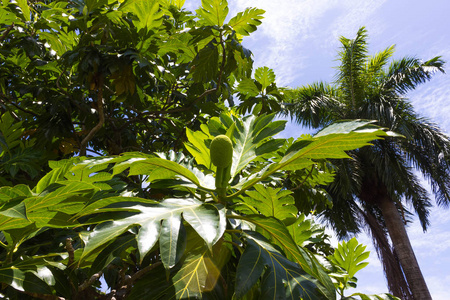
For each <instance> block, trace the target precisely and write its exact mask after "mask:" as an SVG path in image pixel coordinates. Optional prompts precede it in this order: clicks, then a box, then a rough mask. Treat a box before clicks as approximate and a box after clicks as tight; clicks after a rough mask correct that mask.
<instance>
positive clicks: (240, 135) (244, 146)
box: [231, 114, 286, 178]
mask: <svg viewBox="0 0 450 300" xmlns="http://www.w3.org/2000/svg"><path fill="white" fill-rule="evenodd" d="M274 118H275V114H270V115H264V116H260V117H255V116H253V115H251V116H248V117H246V118H244V119H243V120H242V121H240V120H235V122H236V123H235V124H236V129H235V130H234V132H233V137H234V140H235V144H234V149H233V162H232V166H231V178H233V177H235V176H236V175H237V174H238V173H239V172H241V171H242V170H243V169H244V168H245V167H246V166H247V165H248V164H249V163H250V162H251V161H253V160H254V159H256V158H257V157H258V156H260V155H263V154H265V153H268V152H271V151H274V150H276V148H277V146H278V147H279V146H280V145H276V146H275V149H273V148H272V147H267V145H269V144H273V141H274V140H270V139H269V138H270V137H272V136H274V135H275V134H277V133H279V132H281V131H282V130H283V129H284V126H285V123H286V122H285V121H273V119H274ZM268 139H269V140H268ZM275 144H276V143H275Z"/></svg>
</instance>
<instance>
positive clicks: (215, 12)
mask: <svg viewBox="0 0 450 300" xmlns="http://www.w3.org/2000/svg"><path fill="white" fill-rule="evenodd" d="M196 12H197V15H198V17H199V18H200V22H202V23H203V24H204V25H207V26H222V25H223V22H224V21H225V18H226V17H227V15H228V2H227V0H202V7H201V8H199V9H197V10H196Z"/></svg>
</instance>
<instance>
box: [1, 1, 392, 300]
mask: <svg viewBox="0 0 450 300" xmlns="http://www.w3.org/2000/svg"><path fill="white" fill-rule="evenodd" d="M182 6H183V1H163V0H161V1H156V0H141V1H132V0H129V1H115V0H98V1H95V0H85V1H81V0H76V1H69V2H64V1H43V2H37V1H24V0H17V1H15V2H9V1H3V2H2V3H1V6H0V24H1V30H2V32H1V35H0V43H1V49H0V71H1V72H0V109H1V111H2V116H1V120H0V147H1V151H2V152H1V153H0V175H1V185H2V186H1V187H0V247H1V250H0V282H1V283H2V286H1V295H2V297H3V298H7V299H33V298H34V299H36V298H38V299H124V298H126V299H186V298H203V299H275V298H276V299H336V296H337V294H338V295H339V296H340V297H342V298H345V295H344V290H346V289H347V288H350V287H355V282H356V278H355V277H354V276H355V273H356V272H357V271H358V270H359V269H361V268H362V267H364V266H365V264H366V263H364V260H365V259H366V258H367V255H368V253H367V252H365V251H364V247H363V246H362V245H360V244H359V243H358V242H357V241H356V240H354V239H353V240H350V241H349V242H348V243H345V242H344V243H342V244H341V245H340V246H339V247H338V248H337V249H336V251H334V249H333V248H332V247H331V246H330V245H329V243H328V241H327V235H326V234H325V233H324V229H323V228H322V227H320V226H319V225H317V224H315V223H314V221H313V220H312V219H311V218H309V217H308V216H305V215H304V214H302V213H301V212H299V207H300V206H301V205H302V203H305V202H311V201H314V197H310V196H311V195H312V194H313V193H314V191H315V190H314V189H315V188H316V187H317V186H318V185H319V184H321V183H324V182H328V181H329V180H330V178H332V176H333V174H332V171H331V169H329V168H327V167H326V166H327V159H348V158H349V157H348V155H347V154H346V151H349V150H353V149H356V148H359V147H363V146H366V145H369V142H370V141H372V140H376V139H380V138H383V137H386V136H388V135H390V133H389V132H386V131H385V130H384V129H382V128H379V127H376V126H375V125H373V124H372V122H370V121H348V122H336V123H335V124H333V125H331V126H329V127H327V128H325V129H323V130H322V131H321V132H319V133H318V134H316V135H315V136H314V137H312V136H308V135H305V136H302V137H301V138H299V139H297V140H295V141H294V140H293V139H291V140H284V139H277V138H275V137H274V136H275V135H276V134H277V133H279V132H281V131H282V130H283V129H284V123H285V122H284V121H279V120H278V121H276V120H274V118H275V115H274V114H270V113H269V112H270V111H271V110H278V109H279V108H280V100H281V99H282V97H283V94H282V93H280V91H279V89H278V88H277V87H276V84H275V74H274V73H273V71H272V70H270V69H269V68H266V67H263V68H258V69H256V70H255V72H254V75H253V76H254V77H253V78H252V71H253V69H252V59H251V53H250V51H249V50H247V49H245V48H244V47H243V46H242V44H241V41H242V38H243V37H244V36H247V35H249V34H250V33H251V32H253V31H254V30H256V27H257V25H259V24H260V20H261V19H262V14H263V11H262V10H259V9H255V8H248V9H246V10H245V11H244V12H241V13H238V14H237V15H236V16H234V17H232V18H229V19H227V14H228V6H227V2H226V1H223V0H222V1H220V0H204V1H202V7H201V8H199V9H198V10H197V11H196V13H195V14H193V13H191V12H188V11H186V10H184V9H183V8H182ZM225 20H228V21H227V22H225ZM235 100H237V101H236V103H235ZM233 106H235V108H234V109H232V108H230V107H233ZM250 112H251V113H250ZM239 113H242V114H247V115H246V116H242V115H240V114H239ZM224 135H225V136H227V137H228V138H229V141H230V142H231V143H232V161H231V164H230V163H229V162H228V161H229V160H228V159H227V161H226V162H227V163H224V164H223V165H221V164H220V163H216V164H217V166H215V165H214V164H212V163H211V155H210V154H211V153H210V150H211V149H210V145H211V141H212V140H213V139H214V138H215V137H217V136H224ZM227 143H228V141H227ZM212 151H213V152H214V151H216V150H212ZM86 154H88V155H89V156H90V157H88V156H86ZM91 154H93V156H92V155H91ZM213 154H214V153H213ZM216 154H217V153H216ZM217 159H218V157H217V155H216V157H215V158H214V160H217ZM219 160H220V159H219ZM294 172H299V174H303V173H305V172H309V173H310V174H312V173H314V175H311V176H310V175H308V176H304V177H301V175H300V177H298V178H299V180H302V183H301V184H304V186H305V187H309V188H307V189H302V190H304V193H300V194H296V195H295V197H293V195H294V194H293V192H292V191H289V190H287V189H281V188H280V187H279V186H281V185H282V184H283V182H284V181H285V180H286V178H287V176H289V174H292V173H294ZM371 297H372V298H370V299H373V298H376V299H393V297H392V296H390V295H378V296H371ZM347 299H369V296H367V295H364V294H359V293H355V294H353V295H352V296H350V297H349V298H347Z"/></svg>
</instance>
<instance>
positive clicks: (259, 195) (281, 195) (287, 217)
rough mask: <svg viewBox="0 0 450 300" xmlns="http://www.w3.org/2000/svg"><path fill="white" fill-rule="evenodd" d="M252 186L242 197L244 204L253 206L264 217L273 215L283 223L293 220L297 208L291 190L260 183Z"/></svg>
mask: <svg viewBox="0 0 450 300" xmlns="http://www.w3.org/2000/svg"><path fill="white" fill-rule="evenodd" d="M254 188H255V190H254V191H253V190H252V191H247V192H246V197H243V198H242V201H243V202H244V203H245V204H246V205H251V206H253V207H254V208H256V209H257V210H258V211H259V213H261V214H262V215H264V216H266V217H275V218H277V219H278V220H281V221H283V222H284V223H292V221H294V220H295V218H296V216H297V213H298V210H297V208H296V207H295V206H294V204H295V201H294V198H293V197H292V196H291V195H290V194H292V192H291V191H288V190H281V188H278V189H274V188H271V187H265V186H263V185H261V184H257V185H255V186H254ZM238 204H239V202H238Z"/></svg>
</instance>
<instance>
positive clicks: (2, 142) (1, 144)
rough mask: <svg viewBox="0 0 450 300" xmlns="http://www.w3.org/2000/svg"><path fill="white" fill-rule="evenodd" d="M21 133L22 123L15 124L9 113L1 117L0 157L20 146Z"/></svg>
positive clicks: (22, 129)
mask: <svg viewBox="0 0 450 300" xmlns="http://www.w3.org/2000/svg"><path fill="white" fill-rule="evenodd" d="M23 131H24V128H23V127H22V122H15V120H14V118H13V117H12V116H11V114H10V113H9V112H6V113H4V114H3V115H2V117H1V119H0V150H1V151H0V157H2V156H3V155H5V154H6V153H9V151H10V150H11V149H13V148H15V147H17V146H18V145H20V143H21V141H20V137H21V136H22V133H23Z"/></svg>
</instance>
